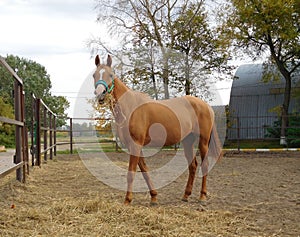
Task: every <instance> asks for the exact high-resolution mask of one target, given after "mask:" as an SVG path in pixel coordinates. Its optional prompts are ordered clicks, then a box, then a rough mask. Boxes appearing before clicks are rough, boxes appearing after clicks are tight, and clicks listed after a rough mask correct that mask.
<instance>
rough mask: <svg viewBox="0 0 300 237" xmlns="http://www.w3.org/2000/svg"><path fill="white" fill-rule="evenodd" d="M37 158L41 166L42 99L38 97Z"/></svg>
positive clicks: (36, 119)
mask: <svg viewBox="0 0 300 237" xmlns="http://www.w3.org/2000/svg"><path fill="white" fill-rule="evenodd" d="M35 116H36V118H35V121H36V137H35V139H36V159H37V165H38V166H41V99H39V98H37V99H36V114H35Z"/></svg>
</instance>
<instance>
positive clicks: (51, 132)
mask: <svg viewBox="0 0 300 237" xmlns="http://www.w3.org/2000/svg"><path fill="white" fill-rule="evenodd" d="M52 125H53V122H52V113H51V112H49V146H50V147H51V148H50V160H52V159H53V147H52V145H53V131H52Z"/></svg>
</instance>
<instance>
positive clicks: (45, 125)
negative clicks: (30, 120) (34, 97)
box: [43, 105, 48, 162]
mask: <svg viewBox="0 0 300 237" xmlns="http://www.w3.org/2000/svg"><path fill="white" fill-rule="evenodd" d="M43 106H44V105H43ZM43 116H44V123H43V127H44V161H45V162H47V153H48V152H47V151H46V152H45V150H47V108H46V107H45V106H44V114H43Z"/></svg>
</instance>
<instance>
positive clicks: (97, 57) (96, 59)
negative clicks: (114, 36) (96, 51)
mask: <svg viewBox="0 0 300 237" xmlns="http://www.w3.org/2000/svg"><path fill="white" fill-rule="evenodd" d="M95 64H96V66H98V65H99V64H100V58H99V55H97V56H96V58H95Z"/></svg>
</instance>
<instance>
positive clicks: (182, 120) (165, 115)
mask: <svg viewBox="0 0 300 237" xmlns="http://www.w3.org/2000/svg"><path fill="white" fill-rule="evenodd" d="M95 64H96V66H97V68H96V70H95V72H94V74H93V77H94V85H95V95H96V97H97V100H98V102H99V103H100V104H101V103H103V101H104V100H106V99H107V98H108V97H110V99H109V101H110V108H111V110H112V113H113V115H114V117H115V121H116V130H117V134H118V136H119V137H120V140H121V142H122V143H123V144H125V146H126V147H127V149H128V151H129V153H130V159H129V166H128V173H127V193H126V197H125V204H129V203H130V202H131V201H132V192H133V180H134V177H135V173H136V170H137V165H138V166H139V168H140V170H141V171H142V174H143V177H144V179H145V181H146V183H147V186H148V188H149V190H150V195H151V202H150V203H151V204H156V203H157V191H156V190H155V188H154V186H153V183H152V181H151V178H150V176H149V173H148V167H147V165H146V163H145V160H144V157H143V154H142V148H143V147H144V146H148V145H149V146H156V147H157V146H159V147H162V146H165V145H173V144H177V143H179V142H182V145H183V148H184V154H185V157H186V159H187V161H188V167H189V177H188V181H187V184H186V188H185V192H184V195H183V198H182V200H183V201H187V200H188V197H189V196H190V195H191V192H192V187H193V183H194V179H195V174H196V169H197V165H198V162H197V160H196V156H195V155H194V149H193V147H194V144H195V143H196V142H197V143H196V144H197V145H198V149H199V151H200V155H201V159H202V164H201V169H202V173H203V177H202V188H201V192H200V200H201V201H204V200H206V198H207V189H206V178H207V173H208V159H207V157H208V154H209V156H210V157H212V159H213V160H214V161H217V160H218V159H219V158H220V157H221V156H222V148H221V145H220V142H219V138H218V134H217V132H216V128H215V126H214V112H213V110H212V109H211V107H210V106H209V105H208V104H206V103H205V102H204V101H202V100H200V99H199V98H196V97H193V96H183V97H181V98H174V99H169V100H161V101H157V100H153V99H151V98H149V97H148V96H146V95H145V94H143V93H140V92H135V91H133V90H131V89H129V88H128V87H127V86H126V85H125V84H124V83H123V82H122V81H121V80H120V79H118V78H116V77H115V76H114V74H113V72H112V68H111V65H112V58H111V56H110V55H108V57H107V64H106V65H104V64H101V63H100V59H99V56H98V55H97V56H96V58H95Z"/></svg>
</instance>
